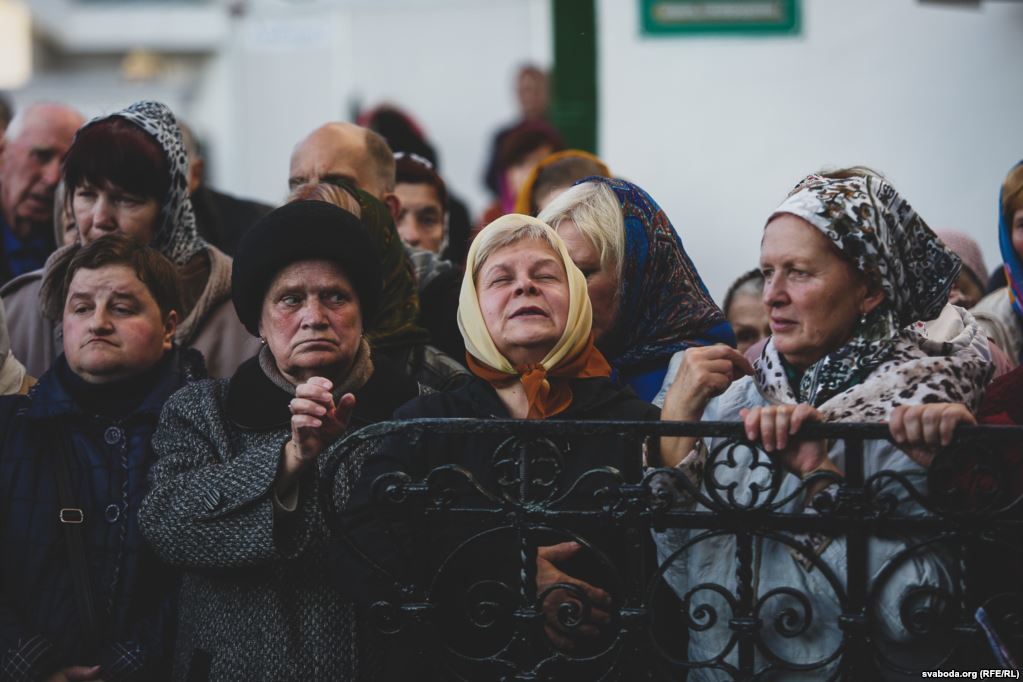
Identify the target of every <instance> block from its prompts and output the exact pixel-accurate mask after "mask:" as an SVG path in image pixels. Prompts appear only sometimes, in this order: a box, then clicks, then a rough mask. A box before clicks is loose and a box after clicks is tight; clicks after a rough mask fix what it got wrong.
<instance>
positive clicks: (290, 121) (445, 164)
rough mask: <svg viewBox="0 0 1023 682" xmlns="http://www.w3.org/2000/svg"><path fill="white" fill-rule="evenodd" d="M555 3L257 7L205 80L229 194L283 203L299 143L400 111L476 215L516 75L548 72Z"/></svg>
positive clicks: (203, 110)
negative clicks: (375, 109) (369, 116)
mask: <svg viewBox="0 0 1023 682" xmlns="http://www.w3.org/2000/svg"><path fill="white" fill-rule="evenodd" d="M549 15H550V7H549V0H486V1H485V2H481V1H480V0H430V1H429V2H423V1H421V0H420V1H416V0H375V1H373V2H357V1H356V2H332V3H320V4H315V3H314V4H312V5H308V6H303V5H297V4H296V3H293V2H288V3H279V2H278V3H272V2H265V3H263V4H256V6H255V8H254V11H253V12H252V13H251V15H250V16H247V17H245V18H244V19H243V20H241V21H239V22H237V25H236V27H235V30H234V34H233V36H232V39H231V42H230V43H229V45H227V46H225V48H224V50H222V52H221V54H220V56H218V57H217V60H216V64H215V66H214V67H213V68H211V69H209V70H208V71H207V73H206V76H205V80H204V83H203V85H202V86H201V91H202V94H201V96H200V97H198V98H197V102H196V106H195V112H196V116H194V117H195V118H200V119H201V123H205V124H206V130H204V131H203V132H205V133H208V134H209V135H210V136H211V137H212V138H213V139H215V140H216V141H217V143H218V147H217V149H216V152H217V154H216V161H217V163H216V168H217V169H218V170H217V176H216V178H215V180H216V181H217V182H219V184H220V185H222V186H223V187H225V188H227V189H230V190H232V191H235V192H240V193H242V194H246V195H249V196H255V197H261V198H264V199H267V200H271V201H274V200H280V199H281V198H282V197H283V195H284V194H285V193H286V191H287V172H288V159H289V157H290V154H291V150H292V148H293V147H294V145H295V143H296V142H298V140H299V139H301V138H302V137H304V136H305V135H306V134H307V133H308V132H310V131H311V130H312V129H313V128H315V127H316V126H318V125H319V124H321V123H324V122H326V121H331V120H347V119H348V118H349V114H350V113H351V110H352V108H353V107H354V106H355V105H356V104H359V105H361V106H362V107H363V108H368V107H372V106H375V105H378V104H380V103H382V102H389V103H392V104H395V105H398V106H400V107H402V108H403V109H405V110H406V111H408V112H409V113H411V114H412V115H413V117H414V118H415V119H416V120H417V121H418V122H419V123H420V125H422V127H423V128H424V129H425V132H426V134H427V135H428V137H429V138H430V139H431V141H432V142H433V144H434V145H435V146H436V148H437V149H438V151H439V153H440V156H441V159H440V160H441V165H442V171H443V173H444V175H445V177H446V179H447V180H448V183H449V184H450V185H451V186H452V188H453V189H454V191H456V192H457V193H458V194H459V195H460V196H462V197H463V198H465V199H467V200H468V201H469V203H470V206H471V208H472V209H474V210H475V211H480V210H482V208H483V206H484V201H485V198H486V196H485V194H484V189H483V186H482V184H481V182H480V177H481V176H482V167H483V164H484V163H485V158H484V157H485V155H486V153H487V151H488V145H489V142H490V135H491V134H492V132H493V130H494V129H495V128H496V127H498V126H499V125H501V124H504V123H506V122H507V121H509V120H511V119H513V118H514V116H515V112H516V106H515V100H514V96H513V77H514V73H515V70H516V68H517V67H518V66H519V65H520V64H522V63H523V62H527V61H531V62H536V63H540V64H543V65H548V64H549V63H550V58H551V56H550V55H551V48H550V20H549Z"/></svg>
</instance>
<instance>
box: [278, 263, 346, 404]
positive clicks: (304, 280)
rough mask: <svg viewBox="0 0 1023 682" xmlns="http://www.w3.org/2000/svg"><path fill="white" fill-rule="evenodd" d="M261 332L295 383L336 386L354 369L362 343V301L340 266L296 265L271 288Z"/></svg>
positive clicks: (286, 270)
mask: <svg viewBox="0 0 1023 682" xmlns="http://www.w3.org/2000/svg"><path fill="white" fill-rule="evenodd" d="M259 333H260V335H261V336H262V337H263V339H265V341H266V345H267V347H268V348H269V349H270V352H271V353H272V354H273V356H274V360H275V361H276V363H277V368H278V369H279V370H280V371H281V373H282V374H284V376H285V377H287V378H288V379H289V380H291V381H292V382H294V383H296V384H297V383H301V382H303V381H305V380H307V379H309V378H311V377H314V376H320V377H325V378H327V379H330V380H331V381H333V382H335V383H337V382H338V381H340V380H341V379H343V378H344V377H345V376H346V375H347V374H348V370H349V369H351V366H352V361H353V360H354V359H355V354H356V352H357V351H358V349H359V341H360V339H361V338H362V312H361V310H360V308H359V297H358V295H357V294H356V292H355V288H354V287H353V286H352V284H351V282H350V281H349V279H348V277H347V276H346V275H345V273H344V272H343V271H342V270H341V268H340V267H338V265H337V264H336V263H333V262H331V261H326V260H305V261H299V262H297V263H292V264H291V265H289V266H288V267H286V268H284V269H283V270H281V271H280V272H279V273H277V276H276V277H274V279H273V281H272V282H271V283H270V288H269V289H267V292H266V296H265V297H264V298H263V310H262V313H261V315H260V320H259Z"/></svg>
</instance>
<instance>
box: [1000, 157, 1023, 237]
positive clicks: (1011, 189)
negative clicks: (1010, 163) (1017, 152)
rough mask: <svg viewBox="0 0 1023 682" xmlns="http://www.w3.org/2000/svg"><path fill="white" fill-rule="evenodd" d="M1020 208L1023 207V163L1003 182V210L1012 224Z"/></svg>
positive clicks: (1006, 218)
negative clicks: (1013, 217)
mask: <svg viewBox="0 0 1023 682" xmlns="http://www.w3.org/2000/svg"><path fill="white" fill-rule="evenodd" d="M1020 209H1023V163H1021V164H1018V165H1017V166H1016V167H1015V168H1013V169H1012V170H1011V171H1009V174H1008V175H1006V176H1005V182H1003V183H1002V211H1004V213H1005V220H1006V221H1008V222H1009V224H1010V225H1011V224H1012V216H1013V215H1015V214H1016V211H1019V210H1020Z"/></svg>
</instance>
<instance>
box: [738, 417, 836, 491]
mask: <svg viewBox="0 0 1023 682" xmlns="http://www.w3.org/2000/svg"><path fill="white" fill-rule="evenodd" d="M739 416H741V417H742V420H743V426H744V427H745V429H746V438H748V439H749V440H751V441H756V442H759V443H760V444H761V445H763V447H764V450H767V451H768V452H774V451H778V452H779V453H781V461H782V463H783V464H784V465H785V468H787V469H788V470H789V471H791V472H792V473H794V474H795V475H796V476H799V477H800V478H805V477H806V476H807V475H809V474H810V473H812V472H814V471H818V470H820V469H822V468H829V467H828V464H829V463H830V460H829V459H828V449H827V444H826V443H825V442H824V441H823V440H806V439H802V438H793V436H796V435H797V434H798V433H799V429H800V428H802V426H803V424H805V423H807V422H821V421H823V417H822V416H821V413H820V412H818V411H817V409H816V408H815V407H812V406H811V405H808V404H806V403H800V404H799V405H773V406H770V407H754V408H752V409H742V410H739Z"/></svg>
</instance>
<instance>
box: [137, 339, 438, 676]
mask: <svg viewBox="0 0 1023 682" xmlns="http://www.w3.org/2000/svg"><path fill="white" fill-rule="evenodd" d="M417 392H418V387H417V386H416V385H415V384H414V382H413V383H410V382H409V380H407V379H406V378H404V377H402V376H401V375H399V374H397V373H396V372H395V371H393V370H390V368H389V367H387V366H382V365H380V364H378V365H377V368H376V370H375V371H374V373H373V376H372V377H371V378H370V380H369V382H368V383H367V384H366V386H364V387H363V388H362V389H359V390H357V391H355V395H356V400H357V403H356V410H355V414H354V417H353V424H352V427H358V426H361V425H364V424H367V423H371V422H375V421H381V420H384V419H387V418H389V417H390V414H391V412H393V410H394V409H395V408H396V407H397V406H398V405H400V404H402V403H403V402H405V401H406V400H408V399H410V398H411V397H414V396H415V395H416V393H417ZM291 397H292V396H291V395H289V394H287V393H286V392H284V391H282V390H281V389H280V388H278V387H277V386H275V385H274V384H273V383H271V382H270V381H269V380H268V379H267V378H266V376H265V375H264V374H263V373H262V371H261V370H260V369H259V367H258V363H257V362H256V361H255V358H253V359H252V360H250V361H248V362H246V363H245V364H243V365H242V366H241V367H240V368H239V370H238V372H237V373H236V374H235V376H234V377H233V378H232V379H231V380H230V381H227V380H221V381H205V382H199V383H196V384H193V385H191V386H189V387H187V388H186V389H184V390H182V391H180V392H178V393H176V394H175V395H174V396H173V397H172V398H171V399H170V400H169V401H168V402H167V404H166V406H165V407H164V411H163V413H162V415H161V418H160V425H159V427H158V429H157V431H156V433H155V435H154V436H153V449H154V450H155V452H156V454H157V456H158V457H159V459H158V461H157V463H156V464H155V465H154V467H153V469H152V472H151V478H152V482H153V489H152V492H151V493H150V494H149V495H148V496H147V497H146V499H145V501H144V502H143V504H142V507H141V508H140V510H139V522H140V524H141V527H142V531H143V533H144V534H145V536H146V538H147V540H149V542H150V543H151V544H152V546H153V547H154V549H155V550H156V552H157V553H158V554H159V556H160V557H161V558H162V559H163V560H165V561H167V562H168V563H170V564H172V565H175V566H178V567H180V568H182V569H183V570H184V578H183V582H182V590H181V598H180V606H179V622H178V635H177V641H176V645H175V653H174V671H173V674H174V679H177V680H182V679H188V680H190V681H191V680H197V679H211V680H218V681H219V680H351V679H355V678H356V677H358V654H357V652H358V648H359V646H360V642H359V641H358V638H357V630H358V628H357V627H356V626H355V612H354V609H353V606H352V604H351V602H350V601H349V600H347V599H346V598H344V597H343V596H342V595H341V593H340V592H339V591H338V589H337V587H335V581H337V580H339V579H343V578H339V577H338V576H331V575H328V573H327V569H326V562H325V560H324V557H325V553H326V551H327V537H328V530H327V527H326V524H325V521H324V519H323V515H322V513H321V511H320V506H319V494H318V488H319V485H320V480H319V476H318V473H319V472H318V471H316V470H315V468H310V470H309V471H307V472H306V474H305V475H304V477H303V478H302V480H301V482H300V484H299V486H300V487H299V490H300V494H299V505H298V508H297V509H296V510H295V511H294V512H291V513H282V512H280V511H278V510H275V507H274V504H273V501H272V499H271V486H272V483H273V481H274V478H275V477H276V475H277V470H278V466H279V463H280V456H281V449H282V447H283V445H284V443H285V442H286V441H287V440H288V438H289V437H290V413H289V412H288V408H287V404H288V402H289V401H290V399H291ZM343 447H344V445H343V439H341V440H339V441H337V442H335V443H334V444H333V445H332V446H331V447H330V448H328V450H327V451H325V452H324V453H322V454H321V455H320V458H319V460H318V461H320V462H324V461H326V460H327V458H328V457H330V456H334V455H335V453H334V451H335V450H339V449H341V448H343ZM345 466H348V465H347V464H346V465H345ZM351 466H353V467H355V468H358V463H356V462H352V463H351Z"/></svg>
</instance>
